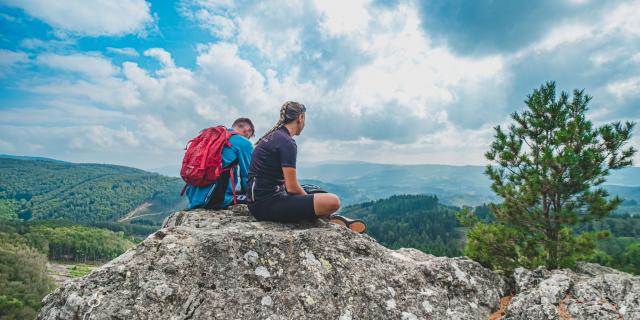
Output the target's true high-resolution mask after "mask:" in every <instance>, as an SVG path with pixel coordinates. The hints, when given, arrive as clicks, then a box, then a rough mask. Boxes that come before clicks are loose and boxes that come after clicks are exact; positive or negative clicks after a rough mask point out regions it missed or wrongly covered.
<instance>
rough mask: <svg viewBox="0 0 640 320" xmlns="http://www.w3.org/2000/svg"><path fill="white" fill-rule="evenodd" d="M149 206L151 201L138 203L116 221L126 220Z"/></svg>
mask: <svg viewBox="0 0 640 320" xmlns="http://www.w3.org/2000/svg"><path fill="white" fill-rule="evenodd" d="M149 207H151V202H145V203H143V204H141V205H139V206H138V207H137V208H135V209H133V210H131V211H129V213H127V214H126V215H125V216H124V217H122V218H120V219H119V220H118V221H119V222H127V221H129V220H131V219H133V218H135V217H136V215H138V214H140V213H141V212H144V211H145V210H147V209H149Z"/></svg>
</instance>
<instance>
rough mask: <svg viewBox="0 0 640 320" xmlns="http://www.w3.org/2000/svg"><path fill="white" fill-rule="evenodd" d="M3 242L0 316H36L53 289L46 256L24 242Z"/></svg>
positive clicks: (0, 269)
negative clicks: (48, 274) (46, 296)
mask: <svg viewBox="0 0 640 320" xmlns="http://www.w3.org/2000/svg"><path fill="white" fill-rule="evenodd" d="M6 239H7V238H6V237H4V239H3V241H1V242H0V319H34V318H35V316H36V314H37V312H38V310H39V309H40V301H41V300H42V298H43V297H44V296H45V295H46V294H47V293H49V291H51V290H52V289H53V284H52V283H51V281H50V280H49V279H48V278H47V275H46V272H45V271H46V267H47V258H46V256H45V255H44V254H42V253H41V252H39V251H38V250H36V249H34V248H31V247H29V246H27V245H25V244H23V243H9V242H6V241H5V240H6Z"/></svg>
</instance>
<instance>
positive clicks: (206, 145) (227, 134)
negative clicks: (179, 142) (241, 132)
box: [180, 126, 237, 198]
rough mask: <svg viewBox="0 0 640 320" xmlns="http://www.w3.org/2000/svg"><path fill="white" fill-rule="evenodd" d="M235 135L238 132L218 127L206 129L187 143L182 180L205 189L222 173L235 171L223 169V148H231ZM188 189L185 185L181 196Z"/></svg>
mask: <svg viewBox="0 0 640 320" xmlns="http://www.w3.org/2000/svg"><path fill="white" fill-rule="evenodd" d="M234 134H237V132H233V131H229V130H227V128H225V127H224V126H217V127H211V128H207V129H204V130H202V131H201V132H200V135H198V136H197V137H195V138H193V139H191V140H190V141H189V143H187V147H186V148H185V150H186V152H185V153H184V158H182V168H181V169H180V176H182V180H184V181H185V182H186V183H187V185H189V184H190V185H193V186H196V187H205V186H208V185H210V184H212V183H214V182H215V181H216V180H218V178H219V177H220V175H221V174H222V173H224V172H226V171H229V170H231V169H233V167H234V166H233V165H232V166H229V167H227V168H223V167H222V148H224V146H228V147H230V146H231V143H229V138H231V136H232V135H234ZM231 179H233V175H232V177H231ZM232 183H233V180H232ZM186 189H187V186H186V185H185V187H184V189H183V190H182V193H181V195H183V194H184V192H185V190H186ZM234 189H235V188H234ZM234 191H235V190H234ZM234 198H235V197H234Z"/></svg>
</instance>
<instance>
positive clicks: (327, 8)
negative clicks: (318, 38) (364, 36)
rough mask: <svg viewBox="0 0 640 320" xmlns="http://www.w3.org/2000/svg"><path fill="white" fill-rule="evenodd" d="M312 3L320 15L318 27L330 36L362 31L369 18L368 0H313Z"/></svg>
mask: <svg viewBox="0 0 640 320" xmlns="http://www.w3.org/2000/svg"><path fill="white" fill-rule="evenodd" d="M314 4H315V5H316V7H317V8H318V10H319V11H320V14H321V16H322V22H321V25H320V27H321V28H323V29H324V30H325V31H326V32H327V33H328V34H329V35H332V36H337V35H343V34H351V33H354V32H362V31H364V30H366V29H367V25H368V23H369V20H371V15H370V14H369V12H368V8H369V5H370V4H371V1H369V0H351V1H340V0H315V1H314Z"/></svg>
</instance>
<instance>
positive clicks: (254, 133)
mask: <svg viewBox="0 0 640 320" xmlns="http://www.w3.org/2000/svg"><path fill="white" fill-rule="evenodd" d="M241 123H245V124H248V125H249V126H250V127H251V137H253V136H255V135H256V129H255V127H254V126H253V122H251V119H249V118H238V119H236V121H234V122H233V124H232V125H231V127H235V126H236V125H237V124H241Z"/></svg>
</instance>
